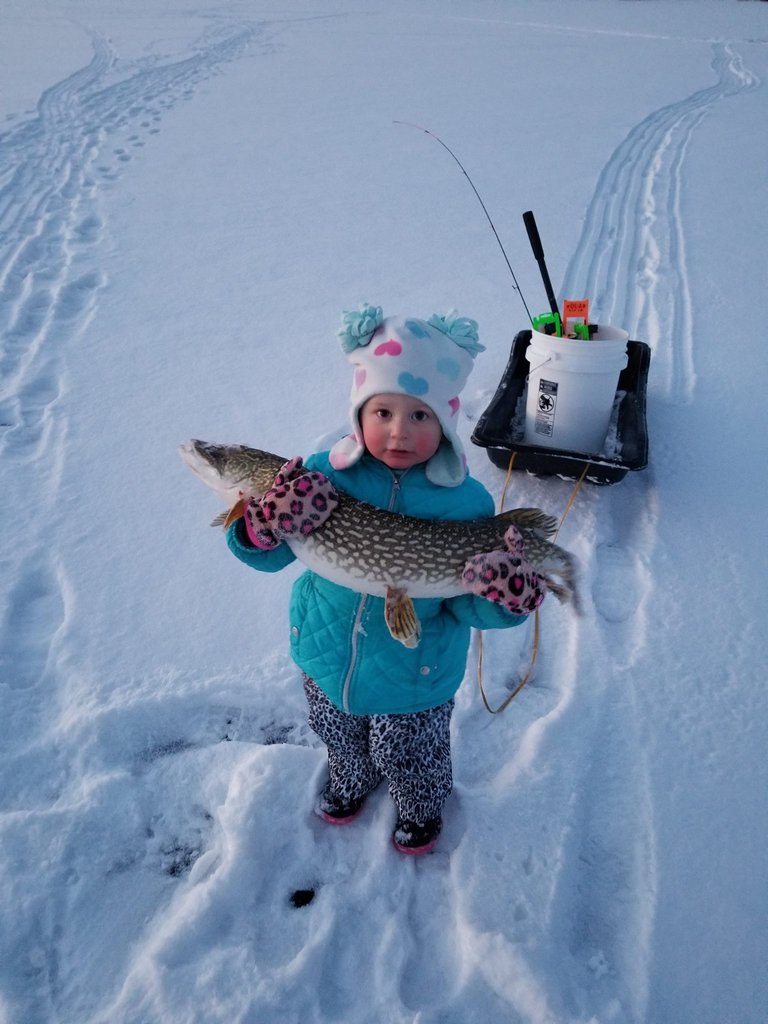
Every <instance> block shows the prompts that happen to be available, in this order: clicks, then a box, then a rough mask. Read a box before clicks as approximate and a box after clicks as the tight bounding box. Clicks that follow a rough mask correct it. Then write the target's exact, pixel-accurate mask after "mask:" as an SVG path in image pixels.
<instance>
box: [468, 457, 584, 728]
mask: <svg viewBox="0 0 768 1024" xmlns="http://www.w3.org/2000/svg"><path fill="white" fill-rule="evenodd" d="M515 455H516V452H512V454H511V455H510V458H509V465H508V466H507V475H506V478H505V480H504V486H503V488H502V491H501V501H500V502H499V511H500V512H503V511H504V502H505V500H506V497H507V487H508V486H509V481H510V479H511V477H512V467H513V465H514V463H515ZM589 467H590V463H589V462H585V463H584V469H583V470H582V472H581V476H580V477H579V479H578V480H577V481H576V483H575V485H574V487H573V490H572V491H571V496H570V498H569V499H568V502H567V504H566V506H565V510H564V512H563V514H562V516H561V517H560V522H559V523H558V524H557V529H556V530H555V537H557V535H558V533H559V532H560V528H561V526H562V525H563V523H564V522H565V517H566V516H567V515H568V513H569V512H570V511H571V508H572V507H573V503H574V501H575V500H576V495H577V494H578V493H579V491H580V490H581V485H582V484H583V483H584V481H585V480H586V477H587V473H588V472H589ZM553 539H554V538H553ZM478 644H479V647H478V654H477V683H478V686H479V687H480V696H481V697H482V698H483V704H485V708H486V710H487V711H489V712H490V713H491V714H492V715H499V714H501V712H502V711H504V709H505V708H506V707H508V706H509V705H510V704H511V703H512V701H513V700H514V699H515V697H516V696H517V695H518V693H520V691H521V690H522V688H523V687H524V686H525V684H526V683H527V682H528V680H529V679H530V678H531V672H533V666H534V665H535V664H536V658H537V657H538V654H539V609H538V608H537V609H536V610H535V611H534V613H533V644H532V647H531V660H530V662H529V663H528V669H527V670H526V673H525V675H524V676H523V678H522V679H521V680H520V682H519V683H518V684H517V686H516V687H515V688H514V690H513V691H512V693H510V695H509V696H508V697H507V698H506V700H504V701H503V702H502V703H501V704H499V706H498V707H497V708H492V707H491V705H490V704H489V703H488V698H487V697H486V695H485V689H484V687H483V634H482V632H481V633H480V634H479V637H478Z"/></svg>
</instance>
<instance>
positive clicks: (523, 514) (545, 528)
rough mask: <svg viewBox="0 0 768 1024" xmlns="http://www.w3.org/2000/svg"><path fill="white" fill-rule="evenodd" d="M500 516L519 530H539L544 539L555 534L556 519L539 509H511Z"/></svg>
mask: <svg viewBox="0 0 768 1024" xmlns="http://www.w3.org/2000/svg"><path fill="white" fill-rule="evenodd" d="M502 515H504V516H505V517H506V518H507V521H508V522H510V523H514V524H515V526H518V527H519V528H520V529H521V530H539V531H540V532H541V533H543V534H544V536H546V537H551V536H552V535H553V534H554V533H556V532H557V519H555V517H554V516H550V515H547V513H546V512H542V511H541V509H540V508H513V509H511V510H510V511H509V512H503V513H502Z"/></svg>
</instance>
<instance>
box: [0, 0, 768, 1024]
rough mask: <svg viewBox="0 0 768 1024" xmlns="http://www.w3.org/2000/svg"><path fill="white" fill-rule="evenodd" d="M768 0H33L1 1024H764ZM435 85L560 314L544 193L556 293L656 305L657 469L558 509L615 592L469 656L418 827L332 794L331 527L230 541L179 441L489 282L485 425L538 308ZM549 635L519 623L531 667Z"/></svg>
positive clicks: (16, 418)
mask: <svg viewBox="0 0 768 1024" xmlns="http://www.w3.org/2000/svg"><path fill="white" fill-rule="evenodd" d="M767 16H768V6H767V5H766V4H764V3H758V2H737V0H733V2H728V0H700V2H695V3H694V2H688V0H678V2H671V0H670V2H664V0H660V2H656V3H651V2H641V0H635V2H632V0H630V2H613V0H582V2H580V3H573V2H570V3H569V2H566V0H543V2H538V3H535V2H533V0H419V2H410V3H406V2H403V0H390V2H387V3H385V2H383V0H322V2H310V0H280V2H277V0H264V2H261V0H220V2H217V0H209V2H208V3H207V5H206V6H205V7H200V8H195V7H192V6H190V4H189V0H144V2H143V3H141V4H125V3H118V2H117V0H101V2H99V3H96V2H95V0H5V2H4V4H3V10H2V12H0V119H1V120H0V288H1V290H0V331H1V332H2V333H1V335H0V346H1V347H0V453H1V461H0V509H1V510H2V527H3V528H2V531H0V582H1V586H0V699H1V700H2V715H1V716H0V857H1V858H2V869H1V872H0V879H1V881H0V885H1V886H2V889H1V890H0V892H1V896H0V910H1V911H2V930H1V931H0V1021H2V1024H216V1022H227V1024H233V1022H242V1024H273V1022H274V1024H277V1022H280V1024H291V1022H295V1024H312V1022H318V1024H319V1022H332V1021H339V1022H356V1024H406V1022H407V1024H468V1022H472V1024H474V1022H492V1024H497V1022H498V1024H502V1022H503V1024H518V1022H519V1024H566V1022H567V1024H609V1022H610V1024H614V1022H615V1024H641V1022H644V1024H765V1022H766V1021H767V1020H768V972H766V961H767V959H768V935H767V934H766V933H767V930H768V928H767V922H768V900H767V897H766V893H767V891H768V890H767V886H766V882H767V881H768V872H767V871H766V855H765V847H766V842H765V839H766V819H767V817H768V815H767V814H766V811H767V810H768V808H767V807H766V793H767V792H768V788H767V786H766V783H767V781H768V780H767V779H766V774H767V772H766V764H767V763H768V762H767V760H766V750H768V700H767V698H766V666H767V665H768V658H767V657H766V655H767V653H768V652H767V651H766V642H765V619H766V617H767V615H768V599H767V598H766V587H765V579H766V570H767V568H768V566H767V565H766V530H765V511H764V508H763V504H762V502H763V499H764V493H765V480H766V477H765V465H766V457H767V456H768V451H767V447H768V446H767V444H766V437H767V436H768V430H766V415H765V394H766V380H768V357H767V356H766V353H767V352H768V345H766V339H765V328H764V322H763V321H761V320H760V319H759V317H761V316H764V315H765V309H764V307H765V298H766V284H767V283H768V282H767V281H766V267H767V266H768V259H767V257H768V242H767V241H766V239H768V231H767V230H766V198H767V196H766V177H765V171H766V167H767V166H768V142H767V141H766V140H767V139H768V136H767V135H766V131H765V126H766V123H768V122H767V120H766V115H767V114H768V110H767V109H766V107H767V104H766V88H765V82H766V78H767V77H768V45H767V44H768V24H767V23H766V17H767ZM395 120H405V121H411V122H416V123H417V124H422V125H424V126H426V127H428V128H430V129H431V130H432V131H433V132H435V133H437V134H438V135H439V136H440V137H441V138H443V139H444V140H445V142H446V143H447V144H448V145H450V146H451V147H452V148H453V149H454V150H455V151H456V153H457V155H458V156H459V157H460V158H461V159H462V162H463V163H464V165H465V166H466V168H467V170H468V171H469V173H470V175H471V176H472V178H473V180H474V182H475V184H476V185H477V187H478V189H479V191H480V192H481V194H482V196H483V198H484V200H485V202H486V205H487V206H488V208H489V210H490V212H491V215H492V216H493V218H494V222H495V224H496V227H497V229H498V231H499V234H500V235H501V237H502V239H503V240H504V242H505V246H506V248H507V251H508V253H509V254H510V258H511V261H512V264H513V266H514V268H515V271H516V273H517V276H518V279H519V281H520V284H521V287H522V291H523V294H524V295H525V297H526V301H527V302H528V304H529V305H530V306H531V307H532V308H533V310H534V311H536V312H539V311H543V310H544V309H546V300H545V296H544V294H543V290H542V286H541V280H540V277H539V274H538V269H537V267H536V264H535V262H534V260H533V259H532V257H531V253H530V249H529V247H528V243H527V239H526V238H525V235H524V230H523V227H522V221H521V216H520V215H521V213H522V211H524V210H527V209H533V210H534V211H535V213H536V216H537V220H538V223H539V227H540V230H541V233H542V238H543V241H544V245H545V248H546V252H547V258H548V264H549V270H550V273H551V276H552V280H553V282H554V284H555V287H556V289H557V291H558V293H559V295H560V297H561V298H562V297H572V298H579V297H582V296H584V295H588V296H589V297H590V298H591V299H592V302H593V308H594V309H595V313H596V316H597V318H598V319H601V320H603V322H611V323H614V324H617V325H620V326H623V327H625V328H627V329H628V330H629V331H630V334H631V336H632V337H635V338H639V339H642V340H644V341H646V342H648V343H649V344H650V346H651V347H652V350H653V358H652V365H651V375H650V381H649V395H648V398H649V408H648V419H649V430H650V438H651V464H650V466H649V468H648V469H647V470H645V471H644V472H641V473H633V474H629V476H627V477H626V478H625V479H624V480H623V481H622V482H620V483H619V484H616V485H614V486H612V487H604V488H598V487H594V486H590V485H585V487H583V488H582V490H581V492H580V493H579V495H578V498H577V500H576V503H575V505H574V507H573V509H572V511H571V512H570V514H569V516H568V518H567V519H566V521H565V524H564V526H563V529H562V532H561V534H560V540H561V542H563V543H564V544H565V545H566V546H567V547H569V548H570V549H571V550H573V551H574V552H575V553H576V555H577V556H578V557H579V559H580V562H581V564H582V569H583V587H584V594H585V605H586V614H585V615H584V616H583V617H582V618H581V619H577V618H575V617H573V616H572V615H571V614H570V612H569V611H568V610H567V609H563V608H561V607H560V606H559V605H558V604H557V603H556V602H555V601H548V602H546V604H545V605H544V608H543V609H542V616H541V620H542V650H541V654H540V657H539V661H538V664H537V667H536V674H535V679H534V680H533V681H532V682H531V683H530V684H529V685H528V687H527V688H526V689H525V690H524V691H523V692H522V694H521V695H520V696H519V697H518V698H517V700H516V701H515V702H514V703H513V704H512V705H511V707H510V708H509V709H508V710H507V711H506V712H505V713H504V714H503V715H501V716H500V717H491V716H490V715H488V713H487V712H486V711H485V710H484V708H483V706H482V703H481V700H480V697H479V694H478V690H477V684H476V681H475V674H474V662H473V661H471V662H470V665H469V668H468V672H467V679H466V682H465V685H464V686H463V688H462V690H461V691H460V693H459V698H458V703H457V711H456V715H455V720H454V726H455V729H454V738H455V775H456V791H455V793H454V795H453V796H452V797H451V799H450V802H449V804H448V806H447V808H446V826H445V832H444V836H443V838H442V840H441V843H440V845H439V847H438V849H437V851H436V852H435V854H434V855H432V856H430V857H426V858H423V859H421V860H419V861H417V862H412V861H410V860H407V859H405V858H403V857H402V856H399V855H398V854H397V853H396V852H395V851H394V850H393V849H392V847H391V845H390V842H389V836H390V832H391V828H392V824H393V812H392V808H391V805H390V803H389V800H388V798H387V795H386V793H385V792H384V791H383V790H382V791H380V792H378V793H377V794H376V796H375V798H374V799H373V800H372V801H371V802H370V805H369V807H368V809H367V811H366V814H365V816H364V817H363V818H361V819H360V820H359V821H358V822H357V823H355V824H354V825H353V826H350V827H349V828H348V829H343V830H332V829H329V828H328V827H327V826H324V825H323V823H322V822H320V821H319V820H318V819H317V818H315V817H314V816H313V814H312V813H311V805H312V801H313V796H314V793H315V792H316V790H317V788H318V787H319V785H320V783H321V780H322V776H323V751H322V749H321V748H320V747H319V746H318V743H317V742H316V740H315V738H314V736H313V735H312V734H311V733H310V732H309V731H308V729H307V727H306V725H305V722H304V707H303V696H302V693H301V687H300V684H299V677H298V672H297V670H296V668H295V667H294V666H293V664H292V663H291V661H290V659H289V656H288V644H287V636H286V604H287V599H288V593H289V589H290V585H291V582H292V580H293V579H294V578H295V575H296V572H297V571H298V569H297V570H296V571H294V570H293V569H289V570H287V571H285V572H284V573H282V574H280V575H279V576H276V577H272V578H269V579H267V578H260V577H257V576H256V574H254V573H252V572H249V571H248V570H247V569H246V568H245V567H244V566H242V565H240V564H239V563H237V562H236V561H235V560H234V559H233V558H232V557H231V556H230V555H229V554H228V552H227V551H226V548H225V546H224V542H223V540H222V538H221V536H220V535H219V534H217V533H215V532H214V531H213V530H209V529H208V527H207V522H208V520H209V518H210V517H211V516H212V515H213V514H215V512H217V511H218V506H217V504H216V501H215V499H214V498H213V496H212V495H211V494H210V493H209V492H206V491H205V490H204V489H203V488H201V486H200V485H199V483H198V482H197V481H195V480H194V479H193V477H192V476H191V475H190V474H189V473H188V472H187V471H186V470H185V469H184V467H183V466H182V464H181V462H180V460H179V459H178V456H177V453H176V446H177V444H178V443H179V442H181V441H184V440H186V439H187V438H188V437H190V436H196V437H202V438H206V439H209V440H219V441H241V442H247V443H252V444H255V445H257V446H260V447H264V448H269V449H272V450H274V451H278V452H281V453H284V454H285V455H291V454H294V453H308V452H310V451H312V450H314V449H316V448H317V447H319V446H320V445H322V444H323V442H324V440H325V439H327V438H328V437H330V436H332V435H333V434H334V432H336V431H337V430H339V429H340V428H341V427H343V425H344V421H345V409H346V395H347V389H348V374H347V370H346V368H345V365H344V363H343V360H342V359H341V357H340V353H339V350H338V348H337V343H336V339H335V337H334V334H335V330H336V327H337V322H338V319H339V315H340V311H341V310H342V309H343V308H350V307H353V306H355V305H357V304H358V303H360V302H362V301H368V302H372V303H374V304H380V305H382V306H383V307H384V310H385V312H390V313H396V312H403V313H410V314H413V315H420V316H428V315H429V314H431V313H432V312H435V311H445V310H446V309H448V308H451V307H457V308H458V309H459V310H460V312H461V313H463V314H465V315H469V316H473V317H475V318H476V319H477V320H478V321H479V322H480V328H481V338H482V340H483V341H484V342H485V344H486V345H487V352H485V353H484V354H483V355H482V356H481V357H480V358H479V359H478V363H477V368H476V371H475V375H474V377H473V379H472V380H471V381H470V385H469V387H468V389H467V392H466V401H465V404H464V410H465V412H466V418H465V422H464V425H463V430H464V435H465V437H466V438H467V439H468V438H469V436H470V434H471V431H472V427H473V424H474V422H475V421H476V420H477V417H478V416H479V415H480V413H481V412H482V411H483V409H484V408H485V406H486V405H487V403H488V401H489V399H490V397H491V396H492V394H493V392H494V390H495V388H496V384H497V383H498V380H499V377H500V375H501V372H502V370H503V368H504V365H505V363H506V358H507V354H508V350H509V344H510V342H511V340H512V337H513V336H514V334H515V332H516V331H517V330H518V329H520V328H521V327H525V326H526V322H525V315H524V310H523V307H522V304H521V302H520V299H519V296H518V295H517V294H516V292H515V291H514V289H513V288H512V283H511V279H510V276H509V274H508V271H507V269H506V266H505V265H504V261H503V259H502V257H501V254H500V252H499V250H498V248H497V246H496V243H495V241H494V239H493V236H492V234H491V232H490V230H489V228H488V225H487V222H486V221H485V219H484V217H483V215H482V211H481V209H480V207H479V206H478V204H477V202H476V200H475V198H474V196H473V195H472V193H471V190H470V189H469V187H468V185H467V182H466V180H465V179H464V178H463V176H462V175H461V173H460V172H459V170H458V168H457V167H456V165H455V164H454V163H453V162H452V161H451V159H450V157H448V155H447V154H446V153H445V151H444V150H442V149H440V147H439V146H437V145H436V144H435V143H434V141H433V140H431V139H429V138H428V136H426V135H424V134H422V133H419V132H416V131H414V130H413V129H412V128H406V127H402V126H397V125H395V124H393V122H394V121H395ZM470 457H471V468H472V471H473V472H474V473H475V474H476V475H477V476H478V477H480V478H481V479H482V480H483V482H484V483H485V484H486V485H487V486H488V488H489V489H490V490H491V491H492V492H493V493H494V494H495V495H497V496H500V495H501V490H502V485H503V473H502V472H501V471H500V470H497V469H496V468H494V467H493V466H492V465H491V463H490V462H489V460H488V458H487V456H486V454H485V452H484V451H483V450H481V449H479V448H472V449H471V452H470ZM571 488H572V484H571V482H569V481H564V480H560V479H537V478H534V477H531V476H528V475H526V474H520V473H517V474H515V475H514V477H513V480H512V485H511V490H510V493H509V495H508V498H507V504H508V505H539V506H541V507H543V508H544V509H546V510H547V511H549V512H552V513H555V514H558V515H559V514H561V513H562V511H563V510H564V508H565V505H566V502H567V500H568V497H569V495H570V493H571ZM530 645H531V630H530V629H529V628H528V627H526V628H524V629H521V630H515V631H512V632H511V633H509V634H502V635H498V636H497V635H492V636H489V637H487V638H486V645H485V668H484V684H485V687H486V690H487V691H488V692H489V694H490V697H491V700H493V701H496V702H499V701H500V700H501V699H502V698H503V696H504V695H505V694H506V692H507V687H508V686H509V685H510V683H511V682H512V680H513V679H514V677H515V672H516V670H517V668H518V666H520V665H524V664H525V663H526V661H527V659H528V656H529V651H530ZM300 889H304V890H309V889H311V890H314V893H315V895H314V899H313V900H312V901H311V902H310V903H309V904H308V905H306V906H303V907H300V908H296V907H294V906H293V904H292V902H291V896H292V894H293V893H294V892H295V891H296V890H300Z"/></svg>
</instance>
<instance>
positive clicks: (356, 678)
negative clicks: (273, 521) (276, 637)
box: [227, 452, 526, 715]
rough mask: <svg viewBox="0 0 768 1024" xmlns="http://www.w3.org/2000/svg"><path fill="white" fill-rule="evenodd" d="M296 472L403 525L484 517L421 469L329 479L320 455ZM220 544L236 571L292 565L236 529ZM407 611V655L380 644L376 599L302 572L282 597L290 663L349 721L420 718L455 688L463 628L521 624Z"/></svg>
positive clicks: (481, 612)
mask: <svg viewBox="0 0 768 1024" xmlns="http://www.w3.org/2000/svg"><path fill="white" fill-rule="evenodd" d="M306 466H307V468H308V469H316V470H320V472H322V473H325V475H326V476H327V477H328V478H329V479H330V480H331V482H332V483H333V485H334V487H336V488H338V489H339V490H343V491H346V492H347V494H351V495H352V496H353V497H355V498H357V499H359V500H360V501H367V502H369V503H370V504H372V505H378V506H379V507H380V508H386V509H392V510H393V511H395V512H400V513H402V514H403V515H409V516H418V517H420V518H423V519H480V518H483V517H485V516H491V515H493V514H494V507H493V499H492V498H491V496H490V495H489V494H488V492H487V491H486V490H485V488H484V487H483V486H482V484H480V483H479V482H478V481H477V480H475V479H473V478H472V477H469V476H468V477H467V478H466V479H465V480H464V482H463V483H462V484H460V485H459V486H458V487H451V488H447V487H438V486H436V485H435V484H433V483H430V481H429V480H427V478H426V476H425V474H424V469H423V467H422V466H415V467H413V468H412V469H408V470H405V472H403V473H394V472H393V471H392V470H390V469H389V468H388V467H387V466H385V465H384V464H383V463H382V462H379V461H378V460H377V459H373V458H371V457H370V456H367V455H366V456H364V457H363V458H362V459H361V460H360V461H359V462H358V463H357V464H356V465H354V466H352V467H350V468H349V469H345V470H336V469H334V468H333V467H332V466H331V464H330V462H329V461H328V453H327V452H320V453H319V454H317V455H312V456H310V458H308V459H307V460H306ZM227 542H228V544H229V547H230V549H231V550H232V552H233V554H235V555H236V556H237V557H238V558H239V559H240V560H241V561H243V562H245V563H246V564H247V565H249V566H251V567H252V568H254V569H259V570H261V571H263V572H276V571H278V570H279V569H282V568H284V567H285V566H286V565H288V563H289V562H292V561H293V560H294V557H295V556H294V555H293V553H292V552H291V550H290V548H288V546H287V545H286V544H281V545H280V547H278V548H274V549H273V550H271V551H261V550H259V549H257V548H254V547H253V546H251V545H250V544H249V542H248V538H247V536H246V534H245V530H244V529H243V524H242V520H240V521H239V522H237V523H234V524H233V525H232V526H230V528H229V530H228V531H227ZM414 607H415V609H416V614H417V615H418V616H419V619H420V620H421V630H422V632H421V642H420V643H419V645H418V647H416V648H415V649H413V650H409V649H408V648H406V647H404V646H403V645H402V644H401V643H399V642H398V641H397V640H393V639H392V637H391V636H390V634H389V630H388V629H387V626H386V623H385V621H384V599H383V598H380V597H371V596H370V595H366V594H360V593H358V592H357V591H354V590H349V589H347V588H346V587H340V586H338V584H335V583H331V582H330V581H329V580H326V579H324V578H323V577H321V576H318V575H317V574H316V573H314V572H311V571H309V570H308V571H307V572H305V573H304V574H303V575H301V576H300V577H299V578H298V579H297V580H296V582H295V584H294V586H293V591H292V594H291V603H290V643H291V654H292V656H293V659H294V661H295V662H296V664H297V665H298V666H299V667H300V668H301V669H302V670H303V671H304V672H306V674H307V675H308V676H311V677H312V679H314V680H315V682H316V683H317V685H318V686H319V687H320V688H321V689H322V690H323V692H324V693H325V694H327V696H328V697H329V698H330V699H331V700H332V701H333V703H334V704H335V705H336V706H337V707H339V708H341V709H342V710H344V711H347V712H350V713H351V714H354V715H373V714H406V713H410V712H414V711H425V710H427V709H428V708H433V707H437V706H438V705H439V704H443V703H445V702H446V701H447V700H450V698H451V697H453V695H454V694H455V693H456V690H457V689H458V688H459V685H460V683H461V681H462V679H463V677H464V671H465V667H466V660H467V651H468V648H469V639H470V628H471V627H472V626H474V627H476V628H478V629H498V628H506V627H509V626H517V625H519V624H520V623H521V622H524V621H525V618H526V616H521V615H512V614H510V613H509V612H507V611H505V610H504V609H503V608H500V607H499V606H498V605H495V604H492V603H491V602H490V601H486V600H484V599H483V598H478V597H473V596H472V595H470V594H466V595H461V596H459V597H452V598H449V599H447V600H440V599H431V598H430V599H427V598H424V599H419V600H415V601H414Z"/></svg>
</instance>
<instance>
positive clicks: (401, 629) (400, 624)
mask: <svg viewBox="0 0 768 1024" xmlns="http://www.w3.org/2000/svg"><path fill="white" fill-rule="evenodd" d="M384 619H385V620H386V623H387V629H389V632H390V633H391V634H392V636H393V637H394V639H395V640H399V641H400V643H401V644H403V646H405V647H409V648H414V647H418V645H419V640H420V639H421V623H420V622H419V619H418V616H417V615H416V610H415V608H414V607H413V601H412V600H411V599H410V597H408V595H407V594H406V592H405V591H404V590H400V589H399V588H398V587H387V596H386V597H385V599H384Z"/></svg>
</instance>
